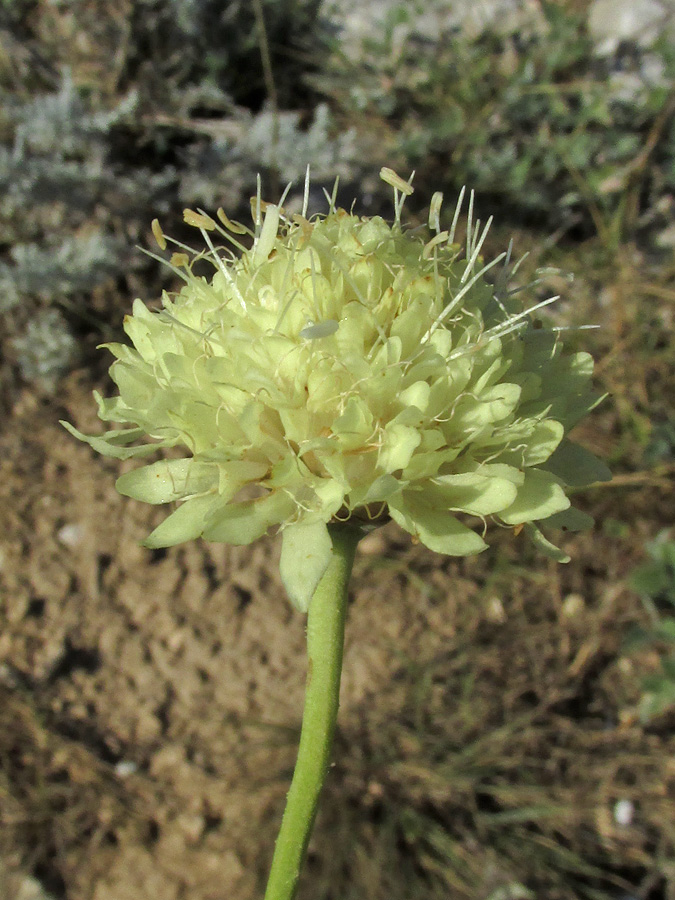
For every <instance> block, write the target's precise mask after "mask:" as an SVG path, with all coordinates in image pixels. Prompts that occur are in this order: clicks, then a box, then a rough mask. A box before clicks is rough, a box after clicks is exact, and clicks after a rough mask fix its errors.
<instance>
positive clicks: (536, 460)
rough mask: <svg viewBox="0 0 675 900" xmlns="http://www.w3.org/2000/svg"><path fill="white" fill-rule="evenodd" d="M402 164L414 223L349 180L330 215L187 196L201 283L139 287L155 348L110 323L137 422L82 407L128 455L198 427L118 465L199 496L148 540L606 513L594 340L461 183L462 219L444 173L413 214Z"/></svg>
mask: <svg viewBox="0 0 675 900" xmlns="http://www.w3.org/2000/svg"><path fill="white" fill-rule="evenodd" d="M382 177H383V178H384V179H385V180H386V181H387V182H388V183H389V184H391V185H392V186H393V188H394V193H395V203H394V208H395V220H394V222H393V223H388V222H386V221H385V220H384V219H382V218H379V217H372V218H362V217H359V216H357V215H353V214H351V213H348V212H345V211H344V210H343V209H340V208H337V207H336V204H335V200H334V197H333V199H331V201H330V204H329V211H328V213H327V214H326V215H322V216H316V217H313V218H311V219H308V218H307V213H306V200H305V208H304V209H303V212H302V213H299V214H294V215H291V214H287V213H286V212H285V210H284V208H283V206H282V205H281V204H279V205H273V204H266V203H263V202H262V200H261V199H260V193H258V197H257V198H254V199H253V200H252V206H253V217H254V223H255V228H254V229H253V230H249V229H248V228H246V227H244V226H242V225H240V224H238V223H234V222H231V221H230V220H229V219H228V218H227V216H226V215H225V214H224V213H223V212H222V210H219V211H218V221H215V220H214V219H212V218H211V217H209V216H207V215H206V214H205V213H202V212H194V211H191V210H186V213H185V218H186V221H187V222H188V223H189V224H191V225H194V226H195V227H197V228H198V229H199V230H200V231H201V232H202V235H203V237H204V240H205V243H206V246H207V248H208V251H205V252H203V253H195V252H190V251H189V250H188V248H187V247H184V246H183V245H180V247H179V252H177V253H174V254H173V256H172V257H171V265H172V266H173V267H174V268H175V270H176V272H177V274H179V275H180V276H181V278H182V279H183V281H184V282H185V284H184V286H183V288H182V290H180V292H179V293H177V294H176V295H175V296H173V297H170V296H168V295H165V296H164V297H163V298H162V309H161V310H159V311H151V310H149V309H148V308H147V307H146V306H145V305H144V304H143V303H142V302H141V301H140V300H136V302H135V303H134V307H133V314H132V315H130V316H127V318H126V319H125V323H124V328H125V331H126V333H127V334H128V336H129V338H130V339H131V342H132V343H133V348H132V347H129V346H126V345H124V344H110V345H108V347H109V349H110V350H111V351H112V353H113V355H114V356H115V357H116V361H115V362H114V363H113V365H112V367H111V376H112V378H113V380H114V381H115V383H116V385H117V387H118V389H119V395H118V396H115V397H113V398H111V399H102V398H101V397H97V400H98V408H99V416H100V417H101V419H103V420H105V421H110V422H114V423H120V424H125V425H126V426H127V427H125V428H123V429H118V430H113V431H109V432H107V433H106V434H105V435H104V436H102V437H85V436H84V435H82V434H80V433H79V432H77V431H75V429H73V428H72V427H71V426H67V427H69V428H70V430H71V431H72V432H73V433H74V434H76V435H77V436H78V437H80V438H82V439H84V440H86V441H88V442H89V444H90V445H91V446H92V447H93V448H94V449H96V450H98V451H100V452H101V453H103V454H105V455H107V456H113V457H117V458H121V459H126V458H129V457H135V456H146V455H148V454H152V453H155V452H156V451H157V450H158V449H162V448H169V447H180V448H183V450H184V454H183V456H182V457H180V458H173V456H174V454H170V456H171V458H168V459H164V460H162V461H160V462H154V463H152V464H150V465H147V466H145V467H143V468H139V469H135V470H133V471H130V472H128V473H126V474H124V475H122V477H121V478H120V479H119V480H118V482H117V487H118V489H119V490H120V492H122V493H123V494H126V495H128V496H130V497H134V498H136V499H138V500H142V501H145V502H148V503H158V504H161V503H169V502H172V501H178V506H177V508H176V509H175V510H174V511H173V512H172V513H171V514H170V515H169V516H168V517H167V518H166V519H165V520H164V521H163V522H162V523H161V524H160V525H159V526H158V527H157V528H156V529H155V530H154V531H153V532H152V534H151V535H150V536H149V537H148V538H147V541H146V544H147V545H148V546H150V547H164V546H169V545H173V544H176V543H179V542H182V541H186V540H189V539H191V538H196V537H199V536H202V537H203V538H205V539H206V540H208V541H225V542H229V543H233V544H247V543H249V542H251V541H253V540H255V539H256V538H258V537H260V536H261V535H263V534H264V533H265V532H267V531H268V529H270V528H273V527H274V526H279V527H281V528H282V529H284V531H288V530H291V529H292V528H293V526H319V527H320V528H324V530H325V525H326V523H330V522H336V521H342V520H348V519H351V520H352V521H354V522H362V523H368V522H378V521H381V520H384V519H386V518H387V517H391V518H393V519H394V520H395V521H396V522H397V523H398V524H399V525H400V526H401V527H402V528H404V529H405V530H406V531H408V532H410V534H412V535H413V536H414V537H415V538H417V539H419V540H420V541H421V542H422V543H423V544H425V545H426V546H427V547H430V548H431V549H432V550H436V551H439V552H441V553H446V554H451V555H468V554H474V553H478V552H480V551H481V550H483V549H484V547H485V546H486V544H485V541H484V539H483V536H482V534H481V532H484V527H483V525H484V523H485V521H486V519H487V517H490V518H494V519H496V520H497V521H498V522H501V523H504V524H506V525H509V526H523V525H524V524H525V523H534V522H538V521H539V520H545V521H546V522H548V523H551V524H553V525H556V526H566V527H569V528H576V527H579V526H580V525H583V524H584V520H585V519H586V518H587V517H585V516H583V515H582V514H581V513H578V512H576V511H573V510H570V508H569V507H570V501H569V499H568V497H567V495H566V492H565V488H566V487H567V486H574V487H576V486H578V485H581V484H585V483H589V482H591V481H595V480H599V479H604V478H607V477H608V472H607V470H606V467H605V466H604V465H603V464H602V463H600V462H598V460H596V459H595V457H593V456H592V455H591V454H590V453H588V452H587V451H585V450H583V449H582V448H580V447H578V446H576V445H575V444H573V443H570V442H569V441H568V440H567V438H566V437H565V435H566V433H567V431H568V430H569V429H570V428H571V427H572V426H573V425H574V424H575V423H576V422H577V421H578V420H579V419H580V418H581V417H582V416H583V415H584V414H585V413H587V412H588V411H589V410H590V409H591V408H592V407H593V406H594V405H595V403H596V402H597V398H596V396H595V395H594V394H593V393H592V392H591V390H590V386H589V385H590V379H591V374H592V368H593V363H592V360H591V357H590V356H589V355H588V354H587V353H575V354H571V355H567V354H565V353H564V352H563V348H562V345H561V341H560V333H559V330H556V329H547V328H544V327H542V323H541V322H539V321H537V320H534V319H533V317H532V315H531V313H532V312H533V310H535V309H537V308H538V307H539V306H540V305H543V304H537V305H535V306H534V307H532V309H530V310H525V309H524V308H523V305H522V302H521V300H520V298H521V296H522V292H515V291H509V289H508V284H507V275H508V268H509V267H508V262H509V261H508V258H506V259H505V257H506V256H507V254H502V256H501V257H498V258H497V259H496V260H494V261H493V262H492V263H490V264H488V265H484V264H483V262H482V259H481V256H480V251H481V247H482V244H483V241H484V239H485V234H486V232H487V229H484V230H483V231H482V232H481V230H480V227H479V223H474V222H472V221H471V218H472V209H471V206H470V208H469V222H468V237H467V241H466V246H463V247H460V246H459V245H458V244H456V243H455V240H454V234H455V226H456V223H457V217H458V213H459V204H458V206H457V209H456V212H455V217H454V220H453V223H452V226H451V228H450V230H449V231H445V230H441V226H440V208H441V202H442V195H441V194H435V195H434V197H433V199H432V203H431V210H430V214H429V226H430V229H429V231H428V232H427V233H426V235H424V236H420V235H419V234H418V232H417V231H413V230H406V229H405V228H404V227H402V225H401V209H402V206H403V201H404V200H405V197H406V195H408V194H410V193H412V187H411V185H410V184H409V183H408V182H405V181H403V180H402V179H400V178H399V177H398V176H397V175H395V173H393V172H392V171H391V170H388V169H385V170H383V173H382ZM307 193H308V192H307V190H306V192H305V197H306V198H307ZM281 203H283V200H282V201H281ZM488 224H489V223H488ZM153 230H154V232H155V235H156V238H157V240H158V243H159V244H160V247H162V249H164V248H165V247H166V241H167V238H166V237H165V236H164V234H163V233H162V231H161V229H160V228H159V225H158V223H157V222H156V221H155V223H153ZM216 235H217V236H218V243H219V244H220V243H222V244H223V245H224V246H218V245H214V243H213V241H212V236H213V237H214V238H215V237H216ZM176 243H177V242H174V244H176ZM226 247H230V248H231V247H234V251H233V250H231V249H226ZM200 260H210V261H211V262H212V263H213V265H214V268H215V272H214V273H213V274H212V275H211V276H210V277H204V276H203V275H201V274H197V273H196V269H198V268H199V266H198V263H199V261H200ZM490 270H492V272H493V273H496V275H495V277H494V278H492V277H490V278H488V277H486V276H487V274H488V272H490ZM247 489H248V490H247ZM467 516H471V517H478V520H479V521H477V522H475V523H473V524H472V523H471V522H469V523H467V521H466V517H467ZM480 520H482V522H481V521H480ZM529 527H530V531H531V532H532V533H533V534H534V535H535V537H537V538H538V540H539V543H540V544H541V545H542V546H543V547H544V548H547V549H549V551H550V552H552V553H555V548H553V546H552V545H550V544H548V542H547V541H546V539H544V538H543V536H542V535H541V533H540V532H539V531H538V529H537V528H536V527H534V526H532V525H530V526H529ZM298 533H300V532H298Z"/></svg>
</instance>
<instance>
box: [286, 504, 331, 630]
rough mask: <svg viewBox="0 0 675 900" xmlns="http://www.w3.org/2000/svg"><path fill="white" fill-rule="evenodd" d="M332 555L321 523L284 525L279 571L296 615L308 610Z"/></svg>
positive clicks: (325, 529) (324, 526) (326, 534)
mask: <svg viewBox="0 0 675 900" xmlns="http://www.w3.org/2000/svg"><path fill="white" fill-rule="evenodd" d="M332 552H333V544H332V541H331V539H330V535H329V534H328V529H327V528H326V524H325V522H315V523H313V524H308V525H304V524H298V525H288V526H287V527H286V528H284V530H283V531H282V533H281V559H280V560H279V571H280V573H281V580H282V581H283V583H284V587H285V588H286V593H287V594H288V597H289V599H290V601H291V603H292V604H293V606H294V607H295V608H296V609H298V610H299V611H300V612H303V613H306V612H307V610H308V609H309V602H310V600H311V599H312V597H313V596H314V591H315V590H316V588H317V585H318V584H319V582H320V581H321V579H322V578H323V575H324V572H325V571H326V569H327V568H328V563H329V562H330V558H331V553H332Z"/></svg>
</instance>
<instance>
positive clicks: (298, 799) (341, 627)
mask: <svg viewBox="0 0 675 900" xmlns="http://www.w3.org/2000/svg"><path fill="white" fill-rule="evenodd" d="M328 530H329V532H330V536H331V540H332V542H333V553H332V556H331V561H330V563H329V564H328V568H327V569H326V574H325V575H324V576H323V578H322V579H321V581H320V582H319V585H318V587H317V589H316V591H315V593H314V596H313V597H312V600H311V602H310V604H309V613H308V616H307V682H306V689H305V711H304V713H303V717H302V731H301V733H300V746H299V747H298V759H297V762H296V764H295V772H294V773H293V781H292V782H291V787H290V790H289V792H288V797H287V799H286V809H285V810H284V816H283V819H282V821H281V829H280V830H279V837H278V838H277V842H276V846H275V848H274V858H273V859H272V868H271V870H270V877H269V881H268V882H267V890H266V891H265V900H293V898H294V897H295V892H296V890H297V887H298V879H299V877H300V869H301V867H302V863H303V860H304V858H305V852H306V850H307V844H308V842H309V837H310V834H311V833H312V826H313V824H314V817H315V816H316V809H317V806H318V803H319V794H320V793H321V788H322V787H323V783H324V781H325V780H326V775H327V774H328V769H329V766H330V751H331V747H332V745H333V734H334V732H335V721H336V719H337V713H338V705H339V701H340V674H341V672H342V648H343V646H344V633H345V615H346V610H347V585H348V583H349V576H350V574H351V571H352V564H353V562H354V553H355V551H356V545H357V544H358V542H359V538H360V537H361V536H362V535H361V532H360V531H359V530H358V529H355V528H350V527H345V526H338V525H330V526H329V529H328Z"/></svg>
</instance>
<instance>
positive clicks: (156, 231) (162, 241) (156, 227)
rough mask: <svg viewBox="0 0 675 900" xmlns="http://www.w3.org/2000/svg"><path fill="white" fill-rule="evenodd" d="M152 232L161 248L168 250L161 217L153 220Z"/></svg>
mask: <svg viewBox="0 0 675 900" xmlns="http://www.w3.org/2000/svg"><path fill="white" fill-rule="evenodd" d="M151 228H152V233H153V235H154V236H155V240H156V241H157V244H158V246H159V249H160V250H166V238H165V237H164V232H163V231H162V226H161V225H160V224H159V219H153V220H152V225H151Z"/></svg>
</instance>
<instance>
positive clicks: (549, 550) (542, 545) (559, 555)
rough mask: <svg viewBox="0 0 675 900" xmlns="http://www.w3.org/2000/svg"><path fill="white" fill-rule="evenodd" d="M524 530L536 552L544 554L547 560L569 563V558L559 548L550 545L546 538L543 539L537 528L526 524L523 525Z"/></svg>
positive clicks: (530, 523) (529, 523)
mask: <svg viewBox="0 0 675 900" xmlns="http://www.w3.org/2000/svg"><path fill="white" fill-rule="evenodd" d="M525 530H526V531H527V533H528V535H529V536H530V540H531V541H532V543H533V544H534V546H535V547H536V548H537V550H539V551H541V552H542V553H544V554H545V555H546V556H548V558H549V559H554V560H555V561H556V562H559V563H568V562H569V561H570V559H571V557H570V556H568V554H567V553H565V552H564V550H561V549H560V547H556V545H555V544H552V543H551V541H549V540H548V538H545V537H544V535H543V534H542V533H541V531H540V530H539V529H538V528H537V526H536V525H533V524H532V522H528V523H527V524H526V525H525Z"/></svg>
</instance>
